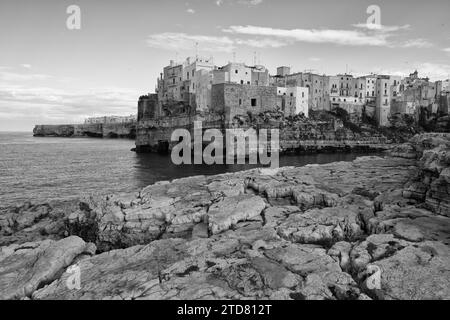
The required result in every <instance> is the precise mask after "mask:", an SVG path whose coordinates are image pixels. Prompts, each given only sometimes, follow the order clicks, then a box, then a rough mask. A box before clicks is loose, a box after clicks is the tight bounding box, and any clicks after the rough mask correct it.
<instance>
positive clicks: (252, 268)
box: [0, 135, 450, 299]
mask: <svg viewBox="0 0 450 320" xmlns="http://www.w3.org/2000/svg"><path fill="white" fill-rule="evenodd" d="M449 141H450V136H449V135H439V136H438V135H426V136H420V137H415V138H414V139H413V140H412V141H411V142H410V143H408V144H405V145H402V146H399V147H397V148H395V149H393V150H392V153H391V156H388V157H384V158H381V157H362V158H358V159H357V160H355V161H353V162H338V163H332V164H326V165H308V166H305V167H299V168H296V167H285V168H280V169H254V170H250V171H245V172H239V173H229V174H222V175H217V176H196V177H190V178H183V179H177V180H173V181H170V182H169V181H165V182H159V183H156V184H153V185H150V186H148V187H146V188H144V189H143V190H142V191H141V192H139V194H137V195H130V196H128V197H122V198H119V197H115V196H107V197H104V198H93V197H87V198H85V199H84V200H82V201H80V202H79V204H78V206H74V205H73V204H70V205H66V207H65V209H63V210H61V209H58V206H57V205H56V204H49V205H40V206H39V205H38V206H33V205H30V204H27V205H25V206H21V207H18V208H9V209H3V211H2V214H1V219H0V228H1V229H0V239H1V240H2V245H3V246H2V247H1V251H0V297H1V298H7V299H18V298H24V297H28V298H32V299H108V298H109V299H217V298H222V299H226V298H230V299H450V268H449V266H450V250H449V245H450V241H449V239H450V235H449V233H450V217H449V210H448V204H449V201H450V197H449V192H448V190H450V188H449V179H448V174H447V171H448V169H449V164H450V163H449V161H448V160H449V156H450V147H449ZM67 236H69V237H67ZM66 237H67V238H66ZM8 239H10V240H11V241H9V240H8ZM12 242H13V244H11V243H12ZM70 266H72V268H73V266H76V267H77V268H79V270H80V279H81V286H80V288H79V289H73V288H72V289H70V288H69V287H68V286H67V280H68V279H69V277H70V276H71V272H70V271H69V269H67V268H68V267H70ZM377 277H379V278H378V279H379V280H380V282H379V283H378V285H377V281H375V282H374V279H375V280H376V279H377ZM374 284H375V285H374Z"/></svg>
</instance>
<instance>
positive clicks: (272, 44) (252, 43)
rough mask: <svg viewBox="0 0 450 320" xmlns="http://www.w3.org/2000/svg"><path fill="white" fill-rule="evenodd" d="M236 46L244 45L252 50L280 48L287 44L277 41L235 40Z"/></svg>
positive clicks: (264, 39) (267, 39) (265, 39)
mask: <svg viewBox="0 0 450 320" xmlns="http://www.w3.org/2000/svg"><path fill="white" fill-rule="evenodd" d="M235 44H236V45H246V46H249V47H254V48H281V47H284V46H287V45H288V44H289V43H288V42H286V41H281V40H278V39H269V38H255V39H235Z"/></svg>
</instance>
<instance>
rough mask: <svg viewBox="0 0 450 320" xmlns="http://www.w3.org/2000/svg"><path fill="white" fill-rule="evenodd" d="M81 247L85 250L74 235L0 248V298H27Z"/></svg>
mask: <svg viewBox="0 0 450 320" xmlns="http://www.w3.org/2000/svg"><path fill="white" fill-rule="evenodd" d="M85 250H89V249H88V248H87V246H86V243H85V242H84V241H83V240H82V239H80V238H78V237H76V236H72V237H68V238H65V239H62V240H59V241H52V240H44V241H42V242H30V243H24V244H21V245H17V244H13V245H10V246H8V247H3V248H1V251H0V299H20V298H24V297H30V296H31V295H32V294H33V292H34V291H35V290H37V289H39V288H41V287H43V286H44V285H46V284H49V283H51V282H52V281H53V280H56V279H57V278H58V276H59V274H60V273H61V272H62V271H63V270H64V268H66V267H67V266H69V265H70V264H71V263H72V261H73V260H74V259H75V258H76V257H77V256H78V255H80V254H82V253H83V252H84V251H85Z"/></svg>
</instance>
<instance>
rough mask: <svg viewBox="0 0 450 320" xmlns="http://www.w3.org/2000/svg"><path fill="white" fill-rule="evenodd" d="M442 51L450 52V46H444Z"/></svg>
mask: <svg viewBox="0 0 450 320" xmlns="http://www.w3.org/2000/svg"><path fill="white" fill-rule="evenodd" d="M442 51H444V52H447V53H450V48H444V49H442Z"/></svg>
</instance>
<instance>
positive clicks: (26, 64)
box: [21, 63, 31, 69]
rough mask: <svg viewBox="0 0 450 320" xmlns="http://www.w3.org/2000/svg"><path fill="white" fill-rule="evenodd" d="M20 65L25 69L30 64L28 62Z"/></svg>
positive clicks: (29, 67) (28, 67)
mask: <svg viewBox="0 0 450 320" xmlns="http://www.w3.org/2000/svg"><path fill="white" fill-rule="evenodd" d="M21 66H22V67H23V68H25V69H31V64H28V63H24V64H21Z"/></svg>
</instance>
